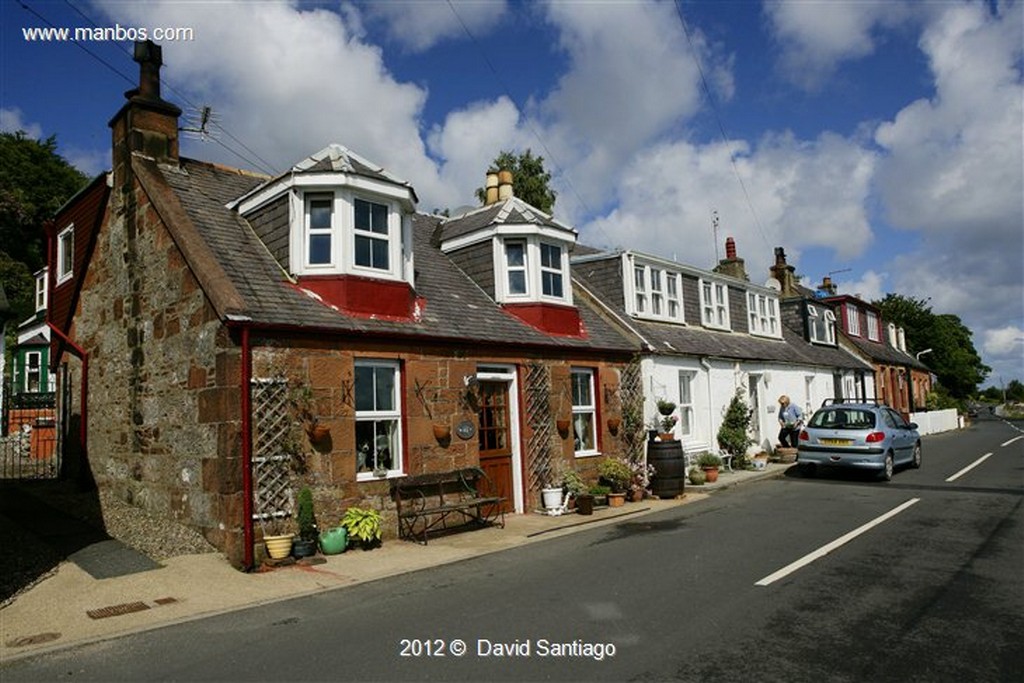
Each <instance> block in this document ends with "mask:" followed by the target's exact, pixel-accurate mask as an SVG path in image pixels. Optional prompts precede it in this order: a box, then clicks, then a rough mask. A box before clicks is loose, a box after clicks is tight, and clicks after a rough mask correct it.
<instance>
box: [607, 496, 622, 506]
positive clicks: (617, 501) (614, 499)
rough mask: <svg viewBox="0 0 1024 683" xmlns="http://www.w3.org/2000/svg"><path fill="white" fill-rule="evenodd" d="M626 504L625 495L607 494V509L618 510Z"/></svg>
mask: <svg viewBox="0 0 1024 683" xmlns="http://www.w3.org/2000/svg"><path fill="white" fill-rule="evenodd" d="M625 504H626V494H625V493H609V494H608V507H610V508H618V507H622V506H623V505H625Z"/></svg>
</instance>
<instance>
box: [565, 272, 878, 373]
mask: <svg viewBox="0 0 1024 683" xmlns="http://www.w3.org/2000/svg"><path fill="white" fill-rule="evenodd" d="M609 257H610V258H616V259H617V258H618V254H609ZM573 277H574V278H576V279H578V280H579V281H580V282H581V283H582V284H583V285H584V286H585V287H587V288H588V289H590V290H591V291H593V292H594V293H595V294H596V295H598V296H599V297H600V298H601V299H602V301H604V302H605V303H606V305H611V304H610V302H611V301H614V300H616V298H618V299H620V300H621V295H620V296H619V297H616V296H615V293H613V292H608V291H601V287H600V285H599V284H598V283H595V282H589V281H588V280H587V279H586V276H584V275H583V273H582V269H577V270H576V271H574V273H573ZM620 278H621V273H620ZM618 283H619V287H621V286H622V284H621V279H620V280H618ZM607 286H609V285H605V287H607ZM614 310H615V313H616V315H618V316H619V317H621V318H622V319H624V320H626V321H628V324H629V325H630V326H631V327H632V328H633V329H635V330H636V331H637V332H638V333H639V334H641V335H642V336H643V337H644V339H645V340H646V341H647V342H648V343H649V344H650V345H651V346H652V347H653V349H654V351H655V352H657V353H666V354H674V355H688V356H710V357H716V358H729V359H735V360H759V361H768V362H776V363H786V364H791V365H814V366H823V367H839V368H848V369H856V370H870V369H871V366H870V365H867V364H866V363H864V362H862V361H860V360H859V359H857V358H856V357H854V355H853V354H851V353H848V352H846V351H844V350H842V349H838V348H834V347H825V346H818V345H815V344H811V343H809V342H807V341H805V340H804V339H803V337H801V336H800V335H799V334H796V333H794V332H792V331H791V330H789V329H788V328H787V327H785V326H782V339H772V338H768V337H759V336H756V335H752V334H746V333H743V332H728V331H723V330H712V329H708V328H705V327H703V326H699V325H680V324H677V323H669V322H664V323H662V322H654V321H647V320H643V319H640V318H633V317H631V316H629V315H627V313H626V311H625V310H624V309H623V308H621V307H620V306H618V305H615V307H614Z"/></svg>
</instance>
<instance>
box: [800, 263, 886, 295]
mask: <svg viewBox="0 0 1024 683" xmlns="http://www.w3.org/2000/svg"><path fill="white" fill-rule="evenodd" d="M833 280H835V281H836V286H837V287H838V291H839V293H840V294H853V295H854V296H857V297H859V298H860V299H862V300H864V301H878V300H879V299H884V298H885V295H886V293H887V291H888V290H886V282H887V280H888V275H886V274H885V273H876V272H875V271H873V270H869V271H867V272H865V273H864V274H863V275H861V277H860V278H859V279H857V280H852V281H850V282H846V281H843V280H841V279H838V278H833ZM815 284H816V283H815Z"/></svg>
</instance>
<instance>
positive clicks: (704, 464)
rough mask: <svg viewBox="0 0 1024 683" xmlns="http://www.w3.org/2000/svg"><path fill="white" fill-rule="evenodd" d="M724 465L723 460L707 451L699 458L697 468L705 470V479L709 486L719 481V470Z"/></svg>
mask: <svg viewBox="0 0 1024 683" xmlns="http://www.w3.org/2000/svg"><path fill="white" fill-rule="evenodd" d="M721 465H722V459H721V458H719V457H718V456H717V455H715V454H714V453H709V452H707V451H705V452H703V453H701V454H700V455H699V456H697V466H698V467H700V468H701V469H702V470H704V477H705V478H706V480H707V482H708V483H709V484H714V483H715V482H716V481H718V468H719V467H720V466H721Z"/></svg>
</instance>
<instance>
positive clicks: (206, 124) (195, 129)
mask: <svg viewBox="0 0 1024 683" xmlns="http://www.w3.org/2000/svg"><path fill="white" fill-rule="evenodd" d="M185 121H186V122H187V123H188V124H189V125H188V126H185V127H183V128H182V129H181V132H182V133H184V134H185V135H187V136H188V137H191V138H199V139H200V140H202V141H203V142H206V141H207V139H213V133H211V132H210V125H211V124H214V125H215V124H216V123H217V115H216V114H214V113H213V108H212V107H210V106H209V105H204V106H203V107H201V108H199V109H198V110H196V111H194V112H192V113H190V114H188V115H186V116H185Z"/></svg>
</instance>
